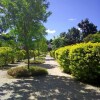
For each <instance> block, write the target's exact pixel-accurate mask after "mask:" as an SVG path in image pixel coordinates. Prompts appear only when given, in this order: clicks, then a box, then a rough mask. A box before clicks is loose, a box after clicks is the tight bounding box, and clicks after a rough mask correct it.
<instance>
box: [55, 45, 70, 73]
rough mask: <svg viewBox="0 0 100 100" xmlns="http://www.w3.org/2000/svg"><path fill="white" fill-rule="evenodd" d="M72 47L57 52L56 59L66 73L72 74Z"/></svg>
mask: <svg viewBox="0 0 100 100" xmlns="http://www.w3.org/2000/svg"><path fill="white" fill-rule="evenodd" d="M70 48H71V46H66V47H62V48H60V49H58V50H56V51H55V58H56V59H57V61H58V63H59V64H60V67H61V68H62V69H63V71H64V72H66V73H71V71H70V68H69V65H70V60H69V50H70Z"/></svg>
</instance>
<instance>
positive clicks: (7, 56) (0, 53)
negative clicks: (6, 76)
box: [0, 47, 12, 66]
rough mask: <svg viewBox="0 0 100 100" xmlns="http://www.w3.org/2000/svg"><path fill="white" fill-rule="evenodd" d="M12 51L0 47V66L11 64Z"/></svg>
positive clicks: (8, 48)
mask: <svg viewBox="0 0 100 100" xmlns="http://www.w3.org/2000/svg"><path fill="white" fill-rule="evenodd" d="M11 53H12V49H11V48H10V47H0V66H3V65H7V64H8V63H11V56H12V55H11Z"/></svg>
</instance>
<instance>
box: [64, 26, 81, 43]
mask: <svg viewBox="0 0 100 100" xmlns="http://www.w3.org/2000/svg"><path fill="white" fill-rule="evenodd" d="M66 38H67V43H68V44H75V43H79V42H80V31H79V30H78V29H77V28H75V27H72V28H71V29H69V30H68V33H67V34H66Z"/></svg>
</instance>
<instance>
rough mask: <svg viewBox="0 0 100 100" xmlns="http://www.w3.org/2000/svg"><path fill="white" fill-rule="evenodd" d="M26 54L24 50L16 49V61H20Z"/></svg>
mask: <svg viewBox="0 0 100 100" xmlns="http://www.w3.org/2000/svg"><path fill="white" fill-rule="evenodd" d="M25 56H26V51H25V50H18V51H16V58H17V60H18V61H21V60H23V59H24V58H25Z"/></svg>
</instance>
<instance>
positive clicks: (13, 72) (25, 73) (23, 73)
mask: <svg viewBox="0 0 100 100" xmlns="http://www.w3.org/2000/svg"><path fill="white" fill-rule="evenodd" d="M7 73H8V75H10V76H12V77H16V78H19V77H30V76H33V77H34V76H39V75H47V74H48V72H47V70H46V69H45V68H42V67H37V66H31V67H30V69H27V67H16V68H11V69H9V70H8V71H7Z"/></svg>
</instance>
